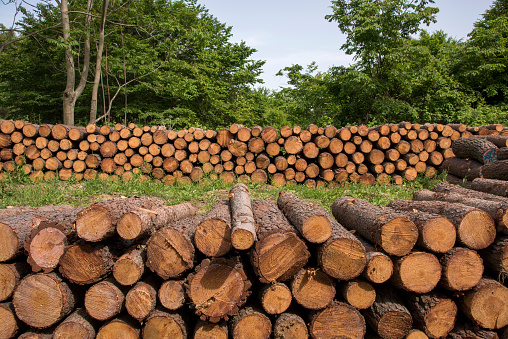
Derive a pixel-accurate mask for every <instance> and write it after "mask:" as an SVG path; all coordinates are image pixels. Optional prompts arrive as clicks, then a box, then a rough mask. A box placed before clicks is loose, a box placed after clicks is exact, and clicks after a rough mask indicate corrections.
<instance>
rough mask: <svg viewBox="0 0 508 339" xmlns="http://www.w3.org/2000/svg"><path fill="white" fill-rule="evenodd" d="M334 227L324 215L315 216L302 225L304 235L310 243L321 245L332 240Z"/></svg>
mask: <svg viewBox="0 0 508 339" xmlns="http://www.w3.org/2000/svg"><path fill="white" fill-rule="evenodd" d="M331 234H332V225H331V224H330V221H329V220H328V218H327V217H326V216H324V215H313V216H310V217H309V218H307V220H305V222H304V223H303V225H302V235H303V237H304V238H305V239H307V240H308V241H310V242H313V243H317V244H320V243H322V242H325V241H326V240H328V238H330V235H331Z"/></svg>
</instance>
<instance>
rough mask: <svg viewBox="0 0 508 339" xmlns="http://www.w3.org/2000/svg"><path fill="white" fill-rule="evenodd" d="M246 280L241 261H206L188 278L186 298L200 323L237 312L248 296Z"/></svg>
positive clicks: (219, 259) (221, 259) (217, 320)
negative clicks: (198, 317)
mask: <svg viewBox="0 0 508 339" xmlns="http://www.w3.org/2000/svg"><path fill="white" fill-rule="evenodd" d="M250 286H251V283H250V281H249V280H247V276H246V275H245V272H244V269H243V265H242V263H241V262H240V260H239V258H232V259H224V258H214V259H204V260H203V261H202V262H201V263H200V264H199V265H198V266H196V269H195V272H194V273H190V274H189V275H188V276H187V283H186V285H185V288H186V291H187V295H188V296H189V299H190V301H191V303H192V307H193V308H194V309H195V312H196V314H197V315H199V316H200V318H201V320H208V321H210V322H213V323H217V322H219V321H220V320H221V319H222V318H224V319H227V318H228V316H232V315H235V314H236V313H238V309H239V307H241V306H242V305H243V304H244V303H245V301H246V299H247V297H248V295H249V294H250V291H249V289H250Z"/></svg>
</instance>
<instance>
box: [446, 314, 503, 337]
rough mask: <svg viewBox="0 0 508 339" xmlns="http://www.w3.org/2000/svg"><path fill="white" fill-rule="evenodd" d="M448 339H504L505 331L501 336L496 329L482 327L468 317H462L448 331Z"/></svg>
mask: <svg viewBox="0 0 508 339" xmlns="http://www.w3.org/2000/svg"><path fill="white" fill-rule="evenodd" d="M447 338H448V339H499V338H501V339H504V338H506V336H503V333H501V334H500V336H499V335H498V334H497V333H496V332H494V331H488V330H485V329H482V328H480V327H479V326H478V325H476V324H474V323H472V322H471V321H469V320H468V319H467V318H463V317H460V318H459V319H458V320H457V323H456V324H455V327H454V328H453V330H452V331H451V332H450V333H448V337H447Z"/></svg>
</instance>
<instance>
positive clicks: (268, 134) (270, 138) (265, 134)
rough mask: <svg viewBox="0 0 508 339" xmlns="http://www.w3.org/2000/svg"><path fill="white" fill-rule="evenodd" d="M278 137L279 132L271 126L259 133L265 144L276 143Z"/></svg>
mask: <svg viewBox="0 0 508 339" xmlns="http://www.w3.org/2000/svg"><path fill="white" fill-rule="evenodd" d="M278 135H279V132H278V131H277V129H276V128H274V127H272V126H267V127H265V128H263V130H262V131H261V134H260V136H261V139H263V141H264V142H266V143H267V144H269V143H272V142H276V141H277V138H278Z"/></svg>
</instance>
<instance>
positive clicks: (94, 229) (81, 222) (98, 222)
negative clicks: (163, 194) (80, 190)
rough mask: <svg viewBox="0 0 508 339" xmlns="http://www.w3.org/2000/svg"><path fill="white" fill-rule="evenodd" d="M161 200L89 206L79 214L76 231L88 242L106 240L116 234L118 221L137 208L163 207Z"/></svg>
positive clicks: (104, 202) (121, 200) (111, 202)
mask: <svg viewBox="0 0 508 339" xmlns="http://www.w3.org/2000/svg"><path fill="white" fill-rule="evenodd" d="M163 204H164V202H163V201H162V200H161V199H158V198H153V197H132V198H125V199H109V200H104V201H101V202H98V203H95V204H93V205H90V206H88V207H87V208H85V209H83V210H82V211H81V212H80V213H78V215H77V218H76V231H77V233H78V236H79V237H80V238H82V239H84V240H87V241H100V240H104V239H106V238H108V237H110V236H112V235H114V234H115V232H116V224H117V221H118V219H119V218H120V217H121V216H122V215H123V214H125V213H127V212H130V211H131V210H134V209H136V208H144V209H149V210H150V209H153V208H155V207H158V206H162V205H163Z"/></svg>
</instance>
